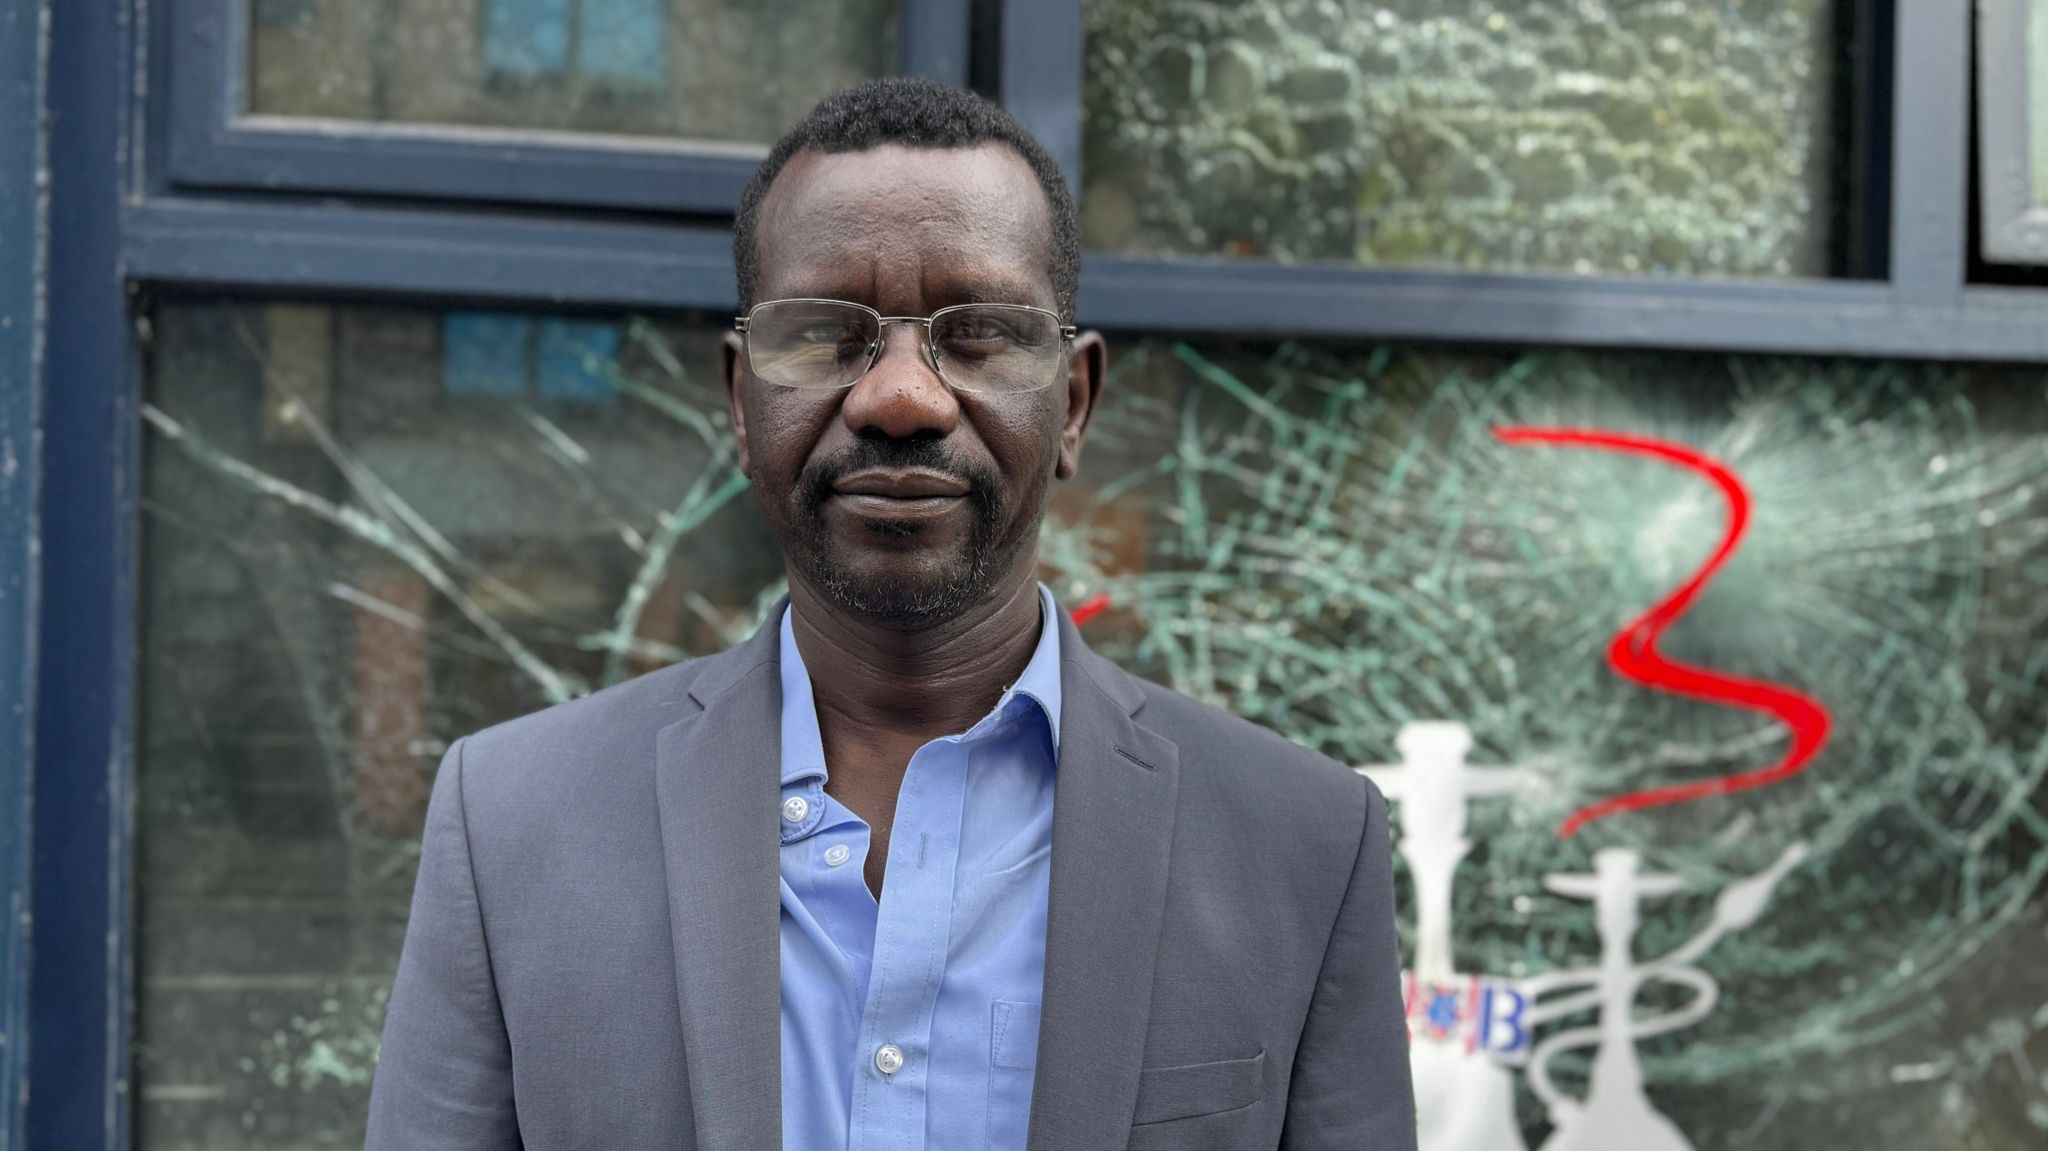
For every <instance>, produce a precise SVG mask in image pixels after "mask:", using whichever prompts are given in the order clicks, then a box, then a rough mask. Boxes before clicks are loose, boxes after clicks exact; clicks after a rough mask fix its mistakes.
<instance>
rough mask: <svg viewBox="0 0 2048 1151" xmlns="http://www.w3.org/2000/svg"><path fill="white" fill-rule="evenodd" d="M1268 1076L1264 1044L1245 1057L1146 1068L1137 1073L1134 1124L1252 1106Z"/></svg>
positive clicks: (1166, 1121) (1263, 1088)
mask: <svg viewBox="0 0 2048 1151" xmlns="http://www.w3.org/2000/svg"><path fill="white" fill-rule="evenodd" d="M1265 1076H1266V1049H1265V1048H1263V1047H1261V1048H1260V1049H1259V1052H1258V1054H1256V1055H1252V1056H1249V1057H1247V1058H1244V1059H1221V1060H1217V1061H1215V1062H1211V1063H1184V1064H1180V1065H1178V1066H1174V1067H1147V1068H1145V1069H1144V1070H1142V1071H1140V1072H1139V1073H1138V1106H1137V1111H1136V1113H1135V1114H1134V1115H1133V1116H1132V1119H1131V1123H1132V1125H1133V1126H1143V1125H1144V1124H1147V1123H1168V1122H1171V1121H1173V1120H1175V1119H1192V1118H1194V1117H1196V1116H1198V1115H1213V1114H1216V1113H1217V1112H1220V1111H1235V1110H1236V1109H1238V1108H1240V1107H1249V1106H1251V1105H1252V1104H1253V1103H1256V1102H1258V1101H1259V1096H1260V1094H1261V1093H1262V1092H1263V1091H1264V1090H1265Z"/></svg>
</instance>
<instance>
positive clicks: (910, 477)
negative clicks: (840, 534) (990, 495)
mask: <svg viewBox="0 0 2048 1151" xmlns="http://www.w3.org/2000/svg"><path fill="white" fill-rule="evenodd" d="M969 490H970V488H969V486H968V484H967V481H965V480H962V479H960V478H958V477H956V476H950V475H947V474H946V473H944V472H939V471H933V470H931V469H929V468H864V469H862V470H860V471H857V472H850V473H848V474H847V475H844V476H841V477H840V478H839V479H838V480H836V481H835V482H834V483H833V484H832V495H833V498H834V499H835V500H836V501H837V502H839V503H841V504H843V505H844V506H845V507H846V508H847V510H849V511H852V512H854V513H855V514H858V515H866V516H874V517H877V518H883V519H921V518H924V517H927V516H935V515H940V514H942V513H944V512H946V511H949V510H951V509H952V508H954V507H956V506H958V505H959V504H961V503H962V502H963V501H964V500H965V499H966V498H967V493H968V492H969Z"/></svg>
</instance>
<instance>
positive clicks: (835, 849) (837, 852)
mask: <svg viewBox="0 0 2048 1151" xmlns="http://www.w3.org/2000/svg"><path fill="white" fill-rule="evenodd" d="M852 855H853V852H852V851H850V850H848V849H847V846H846V845H845V844H843V843H835V844H833V845H832V846H830V847H828V848H826V849H825V862H826V863H829V864H831V865H832V866H834V867H837V866H839V865H840V864H842V863H845V862H846V861H847V860H848V859H849V858H851V857H852Z"/></svg>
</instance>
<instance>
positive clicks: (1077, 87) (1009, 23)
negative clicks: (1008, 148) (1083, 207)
mask: <svg viewBox="0 0 2048 1151" xmlns="http://www.w3.org/2000/svg"><path fill="white" fill-rule="evenodd" d="M1001 20H1002V32H1001V37H1002V38H1001V41H1000V43H1001V49H1000V50H1001V53H1002V58H1001V64H1000V65H999V68H998V72H999V75H998V76H997V78H996V88H997V92H998V94H999V96H1000V99H1001V101H1002V104H1003V107H1005V108H1008V109H1009V110H1010V114H1011V115H1012V116H1015V117H1016V118H1017V122H1018V123H1020V124H1022V125H1024V128H1025V130H1026V131H1028V132H1030V133H1031V134H1032V135H1033V136H1035V137H1037V139H1038V142H1039V143H1040V144H1043V145H1045V150H1046V151H1048V152H1050V153H1052V158H1053V159H1055V160H1057V161H1059V165H1060V170H1061V171H1063V172H1065V173H1066V174H1067V186H1068V187H1070V188H1072V189H1073V192H1074V196H1075V197H1076V198H1077V199H1078V198H1079V197H1080V195H1081V112H1082V109H1081V50H1082V45H1081V4H1080V0H1031V2H1029V3H1027V2H1025V0H1002V15H1001Z"/></svg>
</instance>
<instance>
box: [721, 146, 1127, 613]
mask: <svg viewBox="0 0 2048 1151" xmlns="http://www.w3.org/2000/svg"><path fill="white" fill-rule="evenodd" d="M760 213H761V214H760V219H759V223H758V225H757V227H756V231H755V235H756V236H757V238H758V239H757V244H758V247H757V250H756V253H757V254H756V260H757V264H756V269H757V275H756V280H755V282H756V284H757V285H758V290H757V299H756V301H755V302H757V303H759V302H761V301H766V300H777V299H791V298H798V297H808V298H822V299H832V300H849V301H852V302H854V303H858V304H865V305H867V306H868V307H871V308H873V309H875V310H876V311H878V312H880V313H881V314H883V315H885V316H927V315H930V314H931V313H932V312H934V311H936V310H938V309H940V308H943V307H946V306H948V305H952V304H964V303H976V302H980V303H1010V304H1031V305H1035V306H1037V307H1041V308H1045V309H1048V310H1052V311H1058V310H1059V305H1058V301H1057V299H1056V298H1055V296H1054V292H1053V287H1052V282H1051V276H1050V273H1049V270H1048V267H1047V264H1048V254H1049V252H1050V243H1051V235H1050V222H1049V212H1048V210H1047V207H1046V203H1045V195H1044V193H1043V192H1042V191H1041V190H1040V188H1039V186H1038V183H1037V181H1036V179H1035V178H1034V177H1033V175H1032V172H1031V169H1030V167H1029V166H1028V165H1027V164H1026V163H1025V162H1024V159H1023V157H1021V156H1019V155H1018V154H1017V153H1016V152H1015V151H1013V150H1012V149H1010V148H1008V147H1005V146H1002V145H987V146H983V147H979V148H957V149H927V148H917V149H912V148H904V147H900V146H894V145H890V146H884V147H879V148H875V149H871V150H868V151H863V152H847V153H837V154H825V153H819V152H803V153H799V154H798V155H797V156H796V157H795V158H793V159H792V160H791V161H790V162H789V164H788V165H787V166H786V167H785V168H783V170H782V171H781V173H780V174H779V175H778V176H777V177H776V179H775V182H774V185H773V187H772V188H771V189H770V191H769V193H768V196H767V198H766V199H765V200H764V201H763V203H762V205H761V209H760ZM922 338H923V332H922V331H921V330H920V329H919V328H917V327H916V326H914V325H909V324H896V325H891V326H890V327H889V328H888V329H887V331H886V332H885V340H884V344H883V347H882V351H881V353H880V355H879V356H878V357H877V358H876V360H875V364H874V366H873V368H871V369H870V370H869V371H868V373H867V374H866V375H865V376H863V377H861V378H860V380H859V381H857V382H856V383H854V384H853V385H852V386H851V387H848V388H841V389H837V390H833V391H811V390H804V389H798V388H787V387H781V386H778V385H775V384H770V383H768V382H766V381H764V380H760V379H757V378H755V377H754V376H753V375H752V374H751V373H750V372H749V371H748V370H747V367H746V358H745V356H743V355H741V354H740V347H741V345H740V343H739V340H738V339H737V337H734V338H730V339H728V340H727V344H726V353H725V361H726V383H727V390H728V393H729V395H730V398H731V402H732V414H733V425H734V429H735V431H736V434H737V436H738V440H739V448H740V465H741V467H742V468H743V469H744V470H745V471H746V474H747V476H748V478H749V479H751V480H752V481H753V486H754V495H755V498H756V499H757V500H758V501H759V503H760V505H761V510H762V512H763V513H764V514H765V515H766V516H767V519H768V523H769V526H770V527H771V528H772V529H773V530H774V532H775V534H776V536H777V538H778V539H779V540H780V541H781V543H782V548H783V554H784V555H785V556H786V557H787V558H788V560H789V562H790V568H791V575H792V577H793V578H799V579H802V580H804V581H806V582H808V583H809V584H810V585H811V586H812V588H813V589H814V590H816V591H817V592H818V593H820V594H821V595H823V596H824V597H825V598H826V599H828V600H830V601H831V602H832V603H834V604H835V605H837V606H838V607H839V608H840V609H842V610H844V611H847V612H849V613H851V614H854V615H856V616H859V617H861V618H863V619H864V620H866V621H868V622H871V623H878V624H882V625H884V626H888V627H896V628H904V629H909V628H920V627H927V626H930V625H932V624H936V623H942V622H944V621H947V620H950V619H953V618H955V617H957V616H959V615H960V614H961V613H962V612H964V611H966V610H967V609H968V608H970V607H972V606H973V605H974V604H976V603H979V602H983V601H986V600H987V599H989V598H990V597H992V596H994V595H997V594H1000V593H1001V592H1003V591H1005V590H1006V589H1011V588H1014V587H1015V586H1017V584H1018V583H1019V582H1021V581H1023V580H1026V579H1028V578H1029V577H1030V574H1031V571H1032V568H1033V566H1034V564H1035V560H1036V543H1037V536H1038V526H1039V522H1040V520H1041V518H1042V517H1043V515H1044V511H1045V501H1046V495H1047V490H1048V487H1049V485H1050V482H1051V480H1052V479H1053V478H1055V477H1058V478H1062V479H1064V478H1066V477H1068V476H1070V475H1072V474H1073V472H1074V469H1075V467H1076V466H1077V465H1078V463H1079V459H1080V452H1081V438H1082V434H1083V432H1084V431H1085V430H1086V427H1087V422H1088V416H1089V413H1090V411H1091V410H1092V408H1093V406H1094V402H1095V396H1096V392H1097V389H1098V387H1099V385H1100V380H1101V370H1102V359H1103V353H1102V342H1101V340H1100V338H1099V337H1097V336H1096V335H1095V334H1094V333H1087V334H1084V335H1083V336H1081V337H1080V338H1078V339H1077V340H1076V341H1075V342H1074V343H1073V345H1072V346H1071V348H1070V350H1069V351H1068V352H1067V354H1066V356H1065V357H1064V358H1063V359H1062V360H1061V362H1060V363H1059V364H1058V365H1057V367H1056V368H1055V369H1052V370H1049V372H1048V377H1049V378H1048V382H1047V384H1046V386H1045V387H1043V388H1040V389H1039V390H1037V391H1029V392H1020V393H1014V394H1001V395H990V394H980V393H965V392H955V391H953V390H952V389H950V388H948V387H947V385H946V383H945V382H944V381H943V380H941V379H940V378H939V376H938V374H937V373H936V372H934V371H933V370H932V366H931V364H930V362H929V361H927V360H926V359H925V357H924V354H923V352H922Z"/></svg>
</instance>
